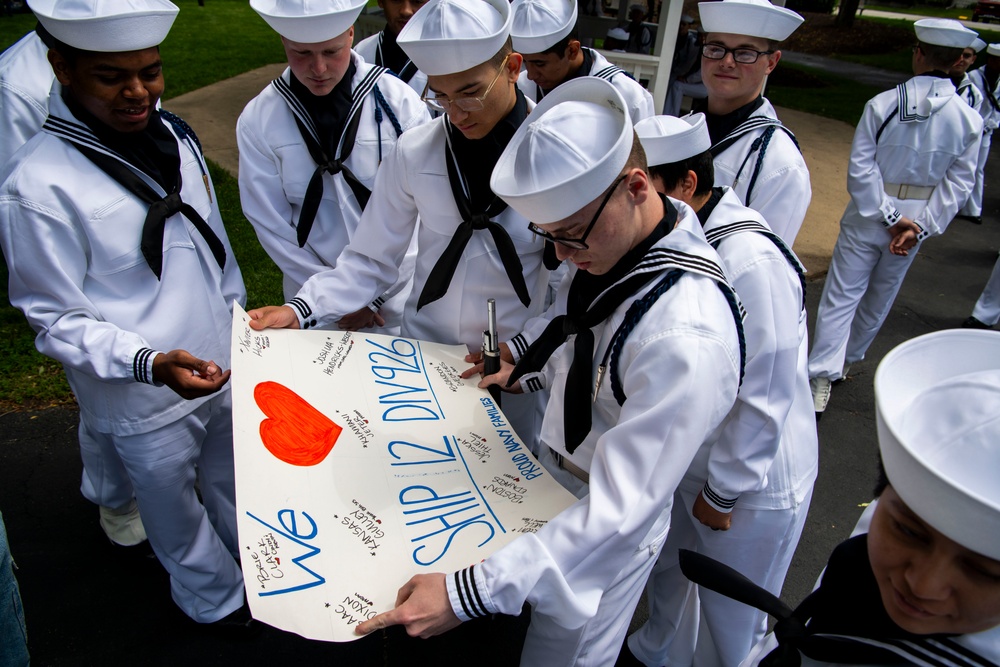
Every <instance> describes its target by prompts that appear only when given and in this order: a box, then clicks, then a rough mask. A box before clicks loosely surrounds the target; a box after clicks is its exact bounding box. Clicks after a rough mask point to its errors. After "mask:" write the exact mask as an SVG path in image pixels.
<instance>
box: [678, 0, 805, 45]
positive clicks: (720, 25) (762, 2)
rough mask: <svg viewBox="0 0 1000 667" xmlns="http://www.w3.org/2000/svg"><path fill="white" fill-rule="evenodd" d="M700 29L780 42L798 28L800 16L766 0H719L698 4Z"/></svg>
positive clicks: (800, 22)
mask: <svg viewBox="0 0 1000 667" xmlns="http://www.w3.org/2000/svg"><path fill="white" fill-rule="evenodd" d="M698 10H699V12H700V13H701V27H702V30H704V31H705V32H724V33H731V34H733V35H747V36H748V37H761V38H763V39H773V40H775V41H778V42H780V41H782V40H784V39H787V38H788V36H789V35H791V34H792V33H793V32H795V29H796V28H798V27H799V26H800V25H802V21H804V20H805V19H803V18H802V17H801V16H799V15H798V14H796V13H795V12H793V11H792V10H791V9H785V8H784V7H778V6H776V5H772V4H771V3H770V2H768V1H767V0H721V2H699V3H698Z"/></svg>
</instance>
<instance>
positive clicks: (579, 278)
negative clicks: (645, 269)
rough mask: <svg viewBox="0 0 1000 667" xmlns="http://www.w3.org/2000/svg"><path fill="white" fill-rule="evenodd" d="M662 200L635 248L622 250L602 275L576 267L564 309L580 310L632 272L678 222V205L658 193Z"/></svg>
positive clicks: (570, 310)
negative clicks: (659, 215)
mask: <svg viewBox="0 0 1000 667" xmlns="http://www.w3.org/2000/svg"><path fill="white" fill-rule="evenodd" d="M660 200H661V201H662V202H663V218H662V219H661V220H660V222H659V223H657V225H656V227H654V228H653V231H651V232H650V233H649V235H648V236H647V237H646V238H644V239H643V240H642V241H640V242H639V243H638V244H637V245H636V246H635V247H634V248H632V249H631V250H629V251H628V252H627V253H625V254H624V255H623V256H622V258H621V259H619V260H618V262H617V263H615V265H614V266H613V267H611V270H610V271H608V272H607V273H605V274H602V275H594V274H592V273H589V272H587V271H577V272H576V276H574V278H573V283H572V285H571V286H570V290H569V296H568V303H567V311H568V312H569V313H570V314H572V313H577V312H583V311H584V310H586V309H587V308H588V307H589V306H590V304H591V303H593V302H594V301H595V300H596V299H597V297H598V296H600V295H601V294H603V293H604V291H605V290H607V289H608V288H609V287H611V286H612V285H614V284H615V283H617V282H619V281H620V280H622V279H623V278H625V276H627V275H628V274H629V273H631V272H632V270H633V269H635V267H636V266H638V264H639V262H641V261H642V259H643V258H644V257H645V256H646V254H647V253H648V252H649V250H650V249H651V248H652V247H653V246H654V245H655V244H656V242H657V241H659V240H660V239H662V238H663V237H664V236H666V235H667V234H669V233H670V230H672V229H673V228H674V223H675V222H677V208H676V207H675V206H674V205H673V204H671V203H670V201H669V200H668V199H667V198H666V197H665V196H663V195H662V194H661V195H660Z"/></svg>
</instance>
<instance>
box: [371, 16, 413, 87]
mask: <svg viewBox="0 0 1000 667" xmlns="http://www.w3.org/2000/svg"><path fill="white" fill-rule="evenodd" d="M409 62H410V58H409V56H407V55H406V52H405V51H403V48H402V47H401V46H400V45H399V43H398V42H397V41H396V35H394V34H393V33H392V32H390V31H389V28H388V26H387V27H386V28H385V29H384V30H383V31H382V40H381V42H380V43H379V44H378V48H376V49H375V64H376V65H381V66H382V67H388V68H389V69H391V70H392V71H393V72H394V73H395V74H396V75H397V76H401V75H402V74H403V68H404V67H406V65H407V64H408V63H409ZM413 69H414V71H415V70H416V68H415V67H414V68H413ZM410 76H411V77H412V76H413V75H412V74H410Z"/></svg>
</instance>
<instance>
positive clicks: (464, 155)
mask: <svg viewBox="0 0 1000 667" xmlns="http://www.w3.org/2000/svg"><path fill="white" fill-rule="evenodd" d="M514 91H515V95H516V99H515V102H514V108H513V109H511V111H510V113H508V114H507V115H506V116H505V117H504V118H503V119H502V120H501V121H500V122H498V123H497V124H496V125H495V126H494V127H493V129H492V130H490V132H489V134H487V135H486V136H485V137H482V138H481V139H468V138H466V136H465V135H464V134H462V133H461V132H459V131H457V130H455V129H454V127H451V126H449V128H448V129H449V134H450V135H451V149H452V153H453V154H454V156H455V160H456V161H457V162H458V166H459V168H460V169H461V172H462V176H463V177H464V178H465V182H466V185H467V186H468V188H469V200H470V202H471V204H472V210H473V211H482V210H485V209H486V207H488V206H489V205H490V203H491V202H492V201H493V199H494V197H495V195H494V194H493V191H492V190H491V189H490V176H491V175H492V174H493V167H494V166H496V163H497V160H499V159H500V154H501V153H503V151H504V149H505V148H507V144H509V143H510V140H511V139H512V138H513V137H514V133H515V132H516V131H517V128H519V127H520V126H521V123H523V122H524V119H525V118H527V117H528V102H527V100H526V99H525V97H524V95H523V94H522V93H521V90H520V88H518V87H517V86H515V87H514ZM445 122H447V123H450V122H451V121H450V120H446V121H445Z"/></svg>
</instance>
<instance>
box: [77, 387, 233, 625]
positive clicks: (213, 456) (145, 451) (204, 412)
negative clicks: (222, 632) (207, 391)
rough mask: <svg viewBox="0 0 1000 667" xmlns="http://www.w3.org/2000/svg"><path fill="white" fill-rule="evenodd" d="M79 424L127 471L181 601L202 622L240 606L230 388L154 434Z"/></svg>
mask: <svg viewBox="0 0 1000 667" xmlns="http://www.w3.org/2000/svg"><path fill="white" fill-rule="evenodd" d="M163 391H170V390H169V389H167V388H166V387H164V388H163ZM80 428H81V431H83V430H86V436H87V439H88V441H90V442H92V443H94V444H95V446H98V447H100V448H101V449H102V450H103V451H105V452H107V451H108V447H109V446H110V447H112V448H113V449H114V451H115V452H116V453H117V457H118V458H119V459H120V462H121V464H122V465H123V467H124V469H125V470H126V471H127V473H128V476H129V478H130V480H131V483H132V488H133V489H134V490H135V499H136V501H137V502H138V504H139V515H140V516H141V517H142V523H143V526H145V528H146V535H147V536H148V538H149V543H150V545H151V546H152V547H153V551H154V552H155V553H156V557H157V558H158V559H159V560H160V563H161V564H162V565H163V567H164V568H165V569H166V570H167V572H168V573H169V574H170V592H171V596H172V597H173V599H174V602H176V603H177V606H179V607H180V608H181V609H182V610H183V611H184V613H186V614H187V615H188V616H190V617H191V618H192V619H194V620H195V621H198V622H199V623H211V622H212V621H217V620H219V619H220V618H222V617H224V616H226V615H227V614H229V613H231V612H233V611H235V610H237V609H239V608H240V607H241V606H242V605H243V575H242V573H241V571H240V568H239V565H238V564H237V563H236V560H235V559H234V557H233V554H235V553H237V551H238V542H237V538H236V492H235V472H234V467H233V422H232V403H231V397H230V392H228V391H224V392H222V393H221V394H220V395H218V396H215V397H214V398H212V399H211V400H209V401H207V402H205V403H204V404H202V405H201V406H199V407H198V408H197V409H196V410H195V411H194V412H192V413H191V414H189V415H187V416H185V417H182V418H181V419H178V420H177V421H176V422H174V423H173V424H169V425H167V426H164V427H163V428H159V429H157V430H155V431H151V432H150V433H143V434H140V435H132V436H115V435H111V434H107V433H99V432H97V431H96V430H94V429H92V428H89V427H88V426H87V425H86V424H81V427H80ZM196 466H197V472H196ZM196 475H197V477H198V480H199V483H200V484H199V486H200V490H201V496H202V501H200V502H199V500H198V495H197V494H196V493H195V488H194V487H195V477H196Z"/></svg>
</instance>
